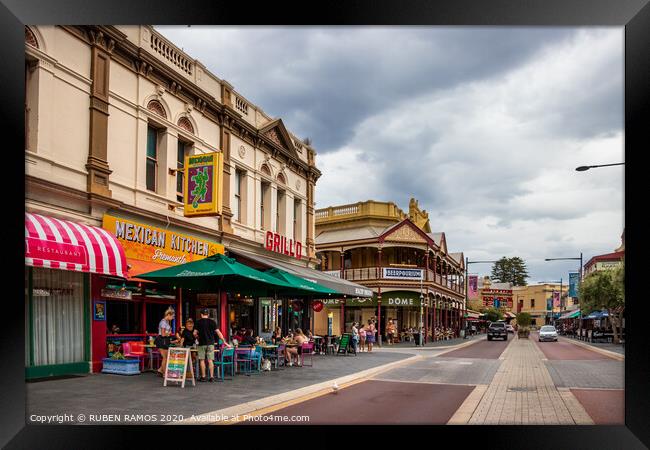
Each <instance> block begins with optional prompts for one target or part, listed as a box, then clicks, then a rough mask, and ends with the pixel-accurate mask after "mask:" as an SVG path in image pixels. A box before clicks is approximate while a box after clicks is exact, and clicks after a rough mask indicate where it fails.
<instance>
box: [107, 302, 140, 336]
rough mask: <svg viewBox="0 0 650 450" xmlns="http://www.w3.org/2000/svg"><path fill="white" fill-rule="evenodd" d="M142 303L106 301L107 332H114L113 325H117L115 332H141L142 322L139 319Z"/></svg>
mask: <svg viewBox="0 0 650 450" xmlns="http://www.w3.org/2000/svg"><path fill="white" fill-rule="evenodd" d="M140 311H142V303H140V302H129V301H123V300H107V301H106V328H107V331H106V333H107V334H115V333H113V331H112V328H113V325H117V327H118V328H119V330H120V331H119V332H118V333H117V334H141V333H142V324H141V321H140Z"/></svg>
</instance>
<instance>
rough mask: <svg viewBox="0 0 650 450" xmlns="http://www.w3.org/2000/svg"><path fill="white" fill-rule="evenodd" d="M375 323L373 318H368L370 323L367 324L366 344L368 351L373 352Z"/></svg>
mask: <svg viewBox="0 0 650 450" xmlns="http://www.w3.org/2000/svg"><path fill="white" fill-rule="evenodd" d="M376 331H377V329H376V328H375V323H374V322H373V321H372V319H370V320H368V325H367V326H366V344H368V352H372V345H373V344H374V343H375V332H376Z"/></svg>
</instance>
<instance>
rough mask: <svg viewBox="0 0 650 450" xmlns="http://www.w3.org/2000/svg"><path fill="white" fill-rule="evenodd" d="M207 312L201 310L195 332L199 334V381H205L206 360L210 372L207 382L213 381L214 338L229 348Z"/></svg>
mask: <svg viewBox="0 0 650 450" xmlns="http://www.w3.org/2000/svg"><path fill="white" fill-rule="evenodd" d="M208 316H209V311H208V310H207V309H205V308H204V309H202V310H201V318H200V319H199V320H197V321H196V331H197V332H198V334H199V336H198V337H199V345H198V348H197V357H198V358H199V365H200V367H201V378H199V381H205V360H206V358H207V360H208V367H209V370H210V378H209V381H210V382H213V381H214V343H215V336H218V337H219V339H221V340H222V341H223V342H224V344H225V345H226V347H228V348H230V344H228V343H227V342H226V340H225V339H224V337H223V334H221V331H219V329H218V328H217V322H215V321H214V320H212V319H210V318H208Z"/></svg>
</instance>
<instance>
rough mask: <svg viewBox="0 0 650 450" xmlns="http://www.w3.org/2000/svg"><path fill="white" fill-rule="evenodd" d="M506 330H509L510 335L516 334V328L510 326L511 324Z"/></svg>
mask: <svg viewBox="0 0 650 450" xmlns="http://www.w3.org/2000/svg"><path fill="white" fill-rule="evenodd" d="M506 330H508V333H512V334H514V333H515V327H513V326H512V325H510V324H507V325H506Z"/></svg>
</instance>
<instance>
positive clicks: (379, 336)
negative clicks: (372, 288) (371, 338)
mask: <svg viewBox="0 0 650 450" xmlns="http://www.w3.org/2000/svg"><path fill="white" fill-rule="evenodd" d="M380 324H381V286H380V287H378V288H377V326H378V327H379V326H380ZM381 341H382V339H381V332H378V333H377V345H379V346H380V347H381Z"/></svg>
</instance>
